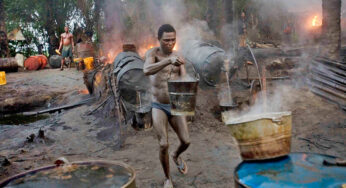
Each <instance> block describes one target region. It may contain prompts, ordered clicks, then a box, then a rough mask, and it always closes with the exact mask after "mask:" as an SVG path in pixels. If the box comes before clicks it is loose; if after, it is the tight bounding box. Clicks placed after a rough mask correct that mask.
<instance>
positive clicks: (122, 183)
mask: <svg viewBox="0 0 346 188" xmlns="http://www.w3.org/2000/svg"><path fill="white" fill-rule="evenodd" d="M135 179H136V172H135V170H134V169H133V168H132V167H131V166H129V165H127V164H125V163H122V162H116V161H81V162H72V163H70V164H66V165H63V166H59V167H57V166H55V165H50V166H46V167H42V168H38V169H35V170H30V171H27V172H24V173H21V174H18V175H15V176H13V177H10V178H8V179H6V180H4V181H2V182H0V187H28V188H46V187H119V188H136V181H135Z"/></svg>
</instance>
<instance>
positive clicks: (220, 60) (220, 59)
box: [182, 40, 226, 86]
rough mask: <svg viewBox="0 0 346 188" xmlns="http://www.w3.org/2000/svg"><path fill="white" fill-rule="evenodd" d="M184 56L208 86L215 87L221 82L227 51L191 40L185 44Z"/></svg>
mask: <svg viewBox="0 0 346 188" xmlns="http://www.w3.org/2000/svg"><path fill="white" fill-rule="evenodd" d="M182 55H183V56H184V58H185V59H186V60H187V61H188V62H190V63H192V64H193V66H194V67H195V69H196V71H197V72H198V74H199V75H200V78H201V80H202V81H203V82H204V83H205V84H207V85H208V86H215V85H216V84H217V83H218V82H219V81H220V75H221V71H222V67H223V65H224V61H225V59H226V55H225V51H224V50H222V49H221V48H218V47H216V46H214V45H212V44H209V43H206V42H202V41H197V40H190V41H187V42H186V43H185V44H184V47H183V50H182Z"/></svg>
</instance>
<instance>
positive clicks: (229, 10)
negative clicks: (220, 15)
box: [224, 0, 233, 24]
mask: <svg viewBox="0 0 346 188" xmlns="http://www.w3.org/2000/svg"><path fill="white" fill-rule="evenodd" d="M224 2H225V4H224V6H225V18H226V23H228V24H232V22H233V0H225V1H224Z"/></svg>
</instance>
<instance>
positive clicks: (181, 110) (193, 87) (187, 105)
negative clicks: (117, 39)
mask: <svg viewBox="0 0 346 188" xmlns="http://www.w3.org/2000/svg"><path fill="white" fill-rule="evenodd" d="M198 82H199V79H191V80H187V81H184V80H168V92H169V100H170V103H171V114H172V115H176V116H194V115H195V107H196V96H197V88H198Z"/></svg>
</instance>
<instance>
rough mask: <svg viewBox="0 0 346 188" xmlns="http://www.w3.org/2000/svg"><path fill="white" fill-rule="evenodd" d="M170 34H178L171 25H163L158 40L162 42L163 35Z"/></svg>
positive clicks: (158, 33)
mask: <svg viewBox="0 0 346 188" xmlns="http://www.w3.org/2000/svg"><path fill="white" fill-rule="evenodd" d="M164 32H166V33H170V32H174V33H175V32H176V31H175V29H174V27H173V26H171V25H170V24H163V25H161V27H160V28H159V31H158V32H157V38H158V39H159V40H160V39H161V38H162V35H163V33H164Z"/></svg>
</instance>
